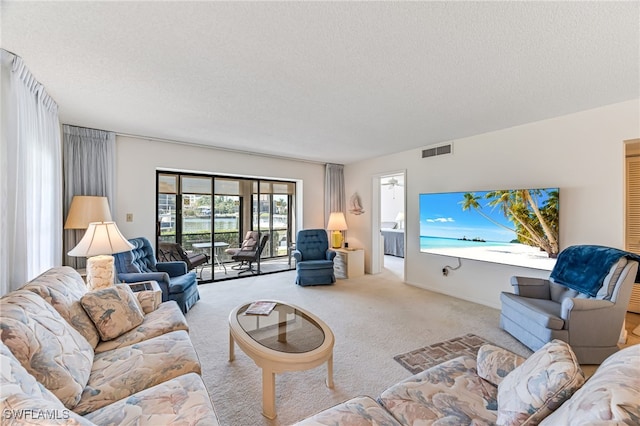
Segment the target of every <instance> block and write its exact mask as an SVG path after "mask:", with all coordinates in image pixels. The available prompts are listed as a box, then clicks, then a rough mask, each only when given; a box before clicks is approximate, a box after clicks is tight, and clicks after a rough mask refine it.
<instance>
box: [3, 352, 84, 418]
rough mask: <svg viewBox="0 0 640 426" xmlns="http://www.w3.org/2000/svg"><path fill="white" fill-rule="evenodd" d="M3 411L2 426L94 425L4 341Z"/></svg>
mask: <svg viewBox="0 0 640 426" xmlns="http://www.w3.org/2000/svg"><path fill="white" fill-rule="evenodd" d="M0 366H1V368H0V413H1V415H2V425H3V426H5V425H6V426H8V425H29V424H33V425H43V424H47V425H63V424H64V425H87V426H88V425H93V423H91V422H90V421H89V420H86V419H84V418H82V417H80V416H78V415H77V414H75V413H74V412H73V411H71V410H69V409H68V408H66V407H65V406H64V405H63V404H62V402H60V400H59V399H58V398H56V396H55V395H54V394H52V393H51V392H50V391H49V390H47V389H46V388H45V387H44V386H42V385H41V384H40V383H38V382H37V381H36V379H35V377H33V376H32V375H31V374H29V373H28V372H27V370H25V369H24V367H23V366H22V365H20V362H19V361H18V360H17V359H16V357H15V356H13V354H12V353H11V351H10V350H9V348H8V347H7V346H6V345H5V344H4V343H2V342H0Z"/></svg>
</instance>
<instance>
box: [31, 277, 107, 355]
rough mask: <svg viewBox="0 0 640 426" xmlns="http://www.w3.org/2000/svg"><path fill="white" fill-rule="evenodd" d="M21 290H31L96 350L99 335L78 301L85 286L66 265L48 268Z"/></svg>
mask: <svg viewBox="0 0 640 426" xmlns="http://www.w3.org/2000/svg"><path fill="white" fill-rule="evenodd" d="M22 288H23V289H25V290H29V291H33V292H34V293H36V294H38V295H40V297H42V298H43V299H44V300H46V301H47V302H49V304H51V305H52V306H53V307H54V308H55V309H56V311H58V313H59V314H60V316H62V318H64V319H65V320H66V321H67V322H68V323H69V324H71V326H72V327H73V328H75V329H76V330H78V332H79V333H80V334H82V336H84V338H85V339H87V341H88V342H89V343H90V344H91V346H93V347H94V348H95V347H96V345H97V344H98V342H99V341H100V335H99V334H98V330H97V329H96V326H95V325H94V324H93V321H91V318H89V316H88V315H87V312H86V311H85V310H84V308H83V307H82V305H81V304H80V298H81V297H82V296H84V295H85V293H87V286H86V285H85V283H84V281H82V277H81V276H80V274H79V273H78V272H77V271H76V270H75V269H73V268H71V267H69V266H62V267H59V268H53V269H49V270H48V271H46V272H45V273H43V274H42V275H40V276H38V277H36V278H35V279H33V280H31V281H30V282H28V283H27V284H26V285H25V286H24V287H22Z"/></svg>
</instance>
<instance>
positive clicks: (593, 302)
mask: <svg viewBox="0 0 640 426" xmlns="http://www.w3.org/2000/svg"><path fill="white" fill-rule="evenodd" d="M613 306H615V303H613V302H611V301H610V300H600V299H577V298H573V297H567V298H565V299H564V300H563V301H562V307H561V311H560V315H561V318H562V319H565V320H566V319H568V318H569V315H571V312H572V311H594V310H597V309H608V308H612V307H613Z"/></svg>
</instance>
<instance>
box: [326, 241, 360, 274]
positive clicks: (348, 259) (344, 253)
mask: <svg viewBox="0 0 640 426" xmlns="http://www.w3.org/2000/svg"><path fill="white" fill-rule="evenodd" d="M331 250H333V251H335V252H336V257H335V258H334V259H333V268H334V270H335V274H336V278H355V277H360V276H362V275H364V249H356V248H339V249H331Z"/></svg>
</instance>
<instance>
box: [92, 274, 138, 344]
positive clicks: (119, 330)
mask: <svg viewBox="0 0 640 426" xmlns="http://www.w3.org/2000/svg"><path fill="white" fill-rule="evenodd" d="M80 303H82V306H83V307H84V309H85V311H87V314H89V317H90V318H91V320H92V321H93V323H94V324H95V325H96V328H97V329H98V333H100V338H101V339H102V340H111V339H115V338H116V337H118V336H120V335H121V334H124V333H126V332H127V331H129V330H131V329H132V328H134V327H137V326H139V325H140V324H142V321H144V313H143V312H142V307H141V306H140V304H139V303H138V299H137V298H136V296H135V295H134V294H133V292H132V291H131V289H130V288H129V286H128V285H126V284H118V285H114V286H111V287H107V288H101V289H98V290H93V291H90V292H88V293H87V294H85V295H84V296H82V299H80Z"/></svg>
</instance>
